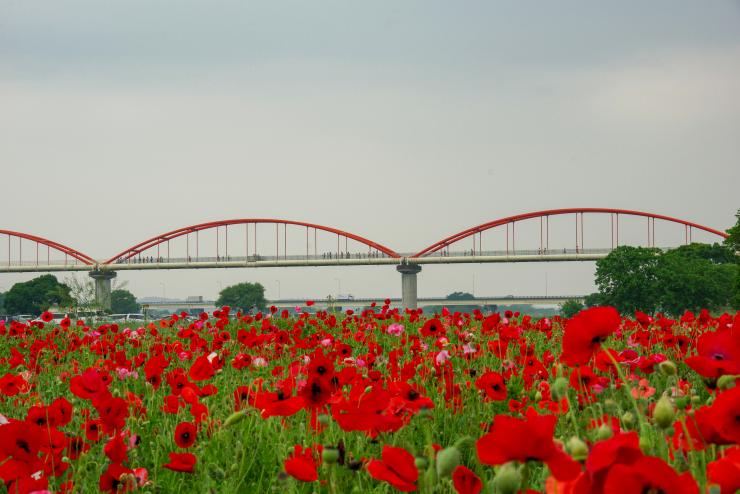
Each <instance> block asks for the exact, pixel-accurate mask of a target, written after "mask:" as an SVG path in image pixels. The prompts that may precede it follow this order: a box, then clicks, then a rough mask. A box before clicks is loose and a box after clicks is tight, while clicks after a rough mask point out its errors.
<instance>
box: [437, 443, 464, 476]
mask: <svg viewBox="0 0 740 494" xmlns="http://www.w3.org/2000/svg"><path fill="white" fill-rule="evenodd" d="M460 457H461V455H460V450H459V449H457V448H456V447H454V446H451V447H449V448H445V449H443V450H442V451H440V452H439V453H437V461H436V463H435V467H436V468H437V475H438V476H439V477H449V476H450V475H452V471H453V470H454V469H455V468H457V466H458V465H459V464H460Z"/></svg>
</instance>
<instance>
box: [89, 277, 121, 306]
mask: <svg viewBox="0 0 740 494" xmlns="http://www.w3.org/2000/svg"><path fill="white" fill-rule="evenodd" d="M89 274H90V278H92V279H94V280H95V302H96V303H97V305H98V306H99V307H100V308H101V309H105V310H110V308H111V300H110V293H111V280H112V279H113V278H115V277H116V275H117V273H116V272H115V271H99V270H95V271H90V273H89Z"/></svg>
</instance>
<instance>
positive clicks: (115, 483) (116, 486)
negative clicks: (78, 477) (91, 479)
mask: <svg viewBox="0 0 740 494" xmlns="http://www.w3.org/2000/svg"><path fill="white" fill-rule="evenodd" d="M131 473H133V471H132V470H130V469H128V468H126V467H124V466H122V465H120V464H118V463H111V464H110V465H108V468H107V469H106V470H105V472H103V475H101V476H100V481H99V482H98V488H99V489H100V490H101V491H102V492H113V493H116V492H126V491H127V490H132V488H133V486H131V485H126V484H125V483H124V482H123V481H121V477H122V476H123V475H125V474H131Z"/></svg>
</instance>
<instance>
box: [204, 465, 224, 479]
mask: <svg viewBox="0 0 740 494" xmlns="http://www.w3.org/2000/svg"><path fill="white" fill-rule="evenodd" d="M208 475H209V476H210V477H211V478H212V479H213V480H216V481H221V480H223V479H225V478H226V472H224V471H223V470H222V469H221V468H219V467H217V466H215V465H211V466H210V467H209V468H208Z"/></svg>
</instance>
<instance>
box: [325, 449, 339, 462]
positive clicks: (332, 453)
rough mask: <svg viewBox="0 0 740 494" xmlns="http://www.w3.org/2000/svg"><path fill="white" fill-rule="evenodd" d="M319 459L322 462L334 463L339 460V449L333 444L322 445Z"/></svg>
mask: <svg viewBox="0 0 740 494" xmlns="http://www.w3.org/2000/svg"><path fill="white" fill-rule="evenodd" d="M321 459H322V460H323V461H324V463H329V464H334V463H336V462H337V461H339V450H338V449H337V448H335V447H334V446H324V449H323V451H321Z"/></svg>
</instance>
